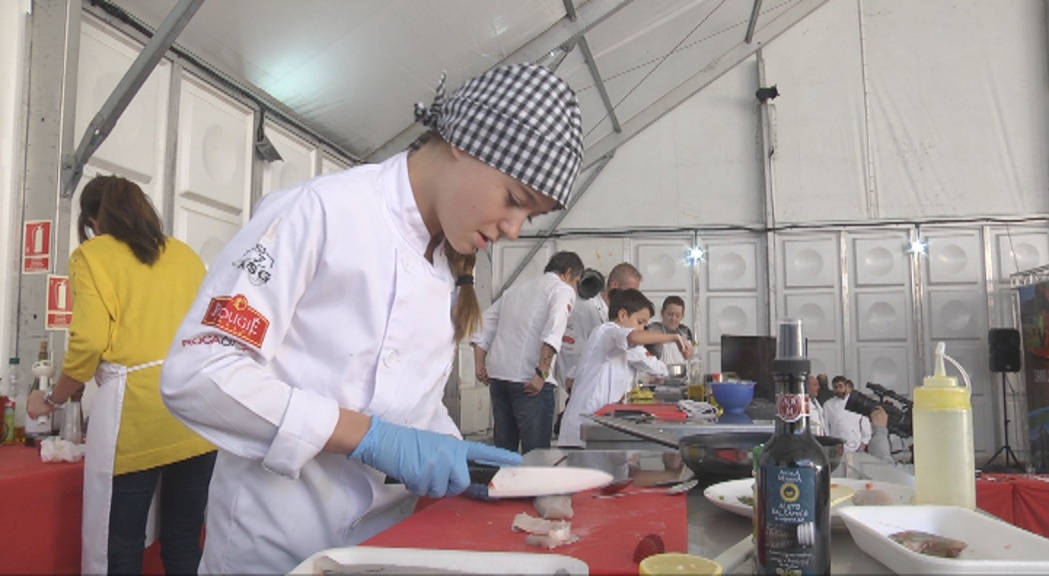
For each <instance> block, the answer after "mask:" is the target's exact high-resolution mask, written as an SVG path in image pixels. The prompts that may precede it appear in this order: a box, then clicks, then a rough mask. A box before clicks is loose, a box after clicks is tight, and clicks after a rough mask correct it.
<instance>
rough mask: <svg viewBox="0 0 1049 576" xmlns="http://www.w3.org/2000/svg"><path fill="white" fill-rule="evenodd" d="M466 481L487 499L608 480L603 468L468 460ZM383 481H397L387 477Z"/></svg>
mask: <svg viewBox="0 0 1049 576" xmlns="http://www.w3.org/2000/svg"><path fill="white" fill-rule="evenodd" d="M469 470H470V482H471V483H473V484H480V485H482V486H486V487H487V488H488V493H487V497H488V498H527V497H534V496H550V495H555V494H572V493H574V492H581V491H583V490H591V489H594V488H600V487H601V486H604V485H605V484H608V483H609V482H611V481H612V475H611V474H609V473H608V472H605V471H604V470H595V469H593V468H576V467H570V466H560V467H557V468H554V467H550V466H502V467H500V466H492V465H489V464H481V463H478V462H470V463H469ZM386 482H387V483H388V484H389V483H394V484H396V483H399V481H398V480H397V479H395V478H391V477H387V478H386Z"/></svg>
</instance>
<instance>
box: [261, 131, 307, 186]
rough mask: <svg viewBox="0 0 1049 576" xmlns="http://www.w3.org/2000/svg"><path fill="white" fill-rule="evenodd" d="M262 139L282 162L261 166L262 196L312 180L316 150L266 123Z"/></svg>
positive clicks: (299, 139) (294, 136)
mask: <svg viewBox="0 0 1049 576" xmlns="http://www.w3.org/2000/svg"><path fill="white" fill-rule="evenodd" d="M265 131H266V136H267V137H268V138H269V139H270V142H271V143H272V144H273V147H274V148H276V149H277V152H279V153H280V156H281V158H282V160H277V161H276V162H263V163H262V166H263V167H262V194H263V195H266V194H269V193H270V192H273V191H274V190H283V189H285V188H290V187H291V186H293V185H295V184H299V183H301V182H304V181H306V180H309V179H310V178H312V177H313V176H314V169H313V166H314V164H315V163H316V160H315V155H316V153H317V152H316V148H315V147H314V146H313V145H311V144H310V143H309V142H306V141H305V140H303V139H302V138H299V137H298V136H296V135H294V134H292V133H291V132H289V131H287V130H285V129H283V128H281V127H280V126H278V125H276V124H274V123H272V122H270V121H268V120H267V121H266V126H265Z"/></svg>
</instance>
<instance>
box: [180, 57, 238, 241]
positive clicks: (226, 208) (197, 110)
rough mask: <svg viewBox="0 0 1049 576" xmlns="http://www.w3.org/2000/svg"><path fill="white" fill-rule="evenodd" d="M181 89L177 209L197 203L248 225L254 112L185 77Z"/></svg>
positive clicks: (197, 81)
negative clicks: (187, 204) (185, 204)
mask: <svg viewBox="0 0 1049 576" xmlns="http://www.w3.org/2000/svg"><path fill="white" fill-rule="evenodd" d="M181 86H182V93H181V99H180V101H181V103H180V105H179V140H178V158H177V160H176V176H175V193H176V209H177V208H178V207H179V206H180V204H181V203H182V202H184V201H194V202H200V203H204V204H208V205H209V206H212V207H214V208H217V209H219V210H222V211H223V212H226V213H228V214H230V215H232V216H235V217H236V218H237V219H238V220H239V221H240V222H241V223H243V222H246V221H247V218H248V210H247V208H248V204H249V202H250V192H251V170H250V166H251V158H252V154H253V152H252V140H253V134H252V132H253V127H252V122H253V115H252V111H251V109H249V108H247V107H246V106H243V105H241V104H239V103H237V102H234V101H233V100H232V99H230V98H228V97H226V96H224V95H222V94H220V93H218V92H217V91H215V90H214V89H213V88H211V87H209V86H207V85H205V84H203V83H201V82H200V81H199V80H197V79H196V78H194V77H192V76H189V75H186V76H184V77H183V80H182V84H181Z"/></svg>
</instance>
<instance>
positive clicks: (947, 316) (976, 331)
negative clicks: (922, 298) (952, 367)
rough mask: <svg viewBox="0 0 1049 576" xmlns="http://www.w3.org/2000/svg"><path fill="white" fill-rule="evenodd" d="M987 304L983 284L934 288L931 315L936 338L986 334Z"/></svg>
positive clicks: (934, 337) (931, 292)
mask: <svg viewBox="0 0 1049 576" xmlns="http://www.w3.org/2000/svg"><path fill="white" fill-rule="evenodd" d="M986 307H987V300H986V298H985V297H984V295H983V290H981V289H980V287H979V286H973V287H972V288H968V289H966V288H961V289H954V290H937V291H930V293H929V314H928V318H929V327H930V331H931V333H930V334H931V336H932V340H933V341H938V340H948V339H957V338H977V339H979V338H982V337H983V335H984V333H985V332H986V329H987V323H986V320H985V314H984V310H985V309H986ZM955 359H956V360H957V358H955Z"/></svg>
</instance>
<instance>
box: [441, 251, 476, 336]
mask: <svg viewBox="0 0 1049 576" xmlns="http://www.w3.org/2000/svg"><path fill="white" fill-rule="evenodd" d="M444 253H445V254H446V255H447V256H448V268H450V269H451V271H452V277H454V278H455V285H456V286H458V287H459V297H458V298H457V299H456V300H455V306H454V307H453V308H452V322H453V323H454V324H455V341H456V342H458V341H460V340H462V339H463V338H469V337H470V336H471V335H472V334H473V333H474V332H476V331H477V329H478V328H479V327H480V326H481V304H480V302H478V301H477V292H476V291H475V290H474V277H473V273H474V264H476V263H477V255H476V254H460V253H458V252H456V251H455V249H453V248H452V245H451V244H449V243H448V241H447V240H446V241H445V243H444Z"/></svg>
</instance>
